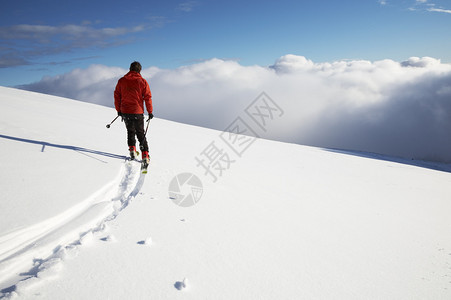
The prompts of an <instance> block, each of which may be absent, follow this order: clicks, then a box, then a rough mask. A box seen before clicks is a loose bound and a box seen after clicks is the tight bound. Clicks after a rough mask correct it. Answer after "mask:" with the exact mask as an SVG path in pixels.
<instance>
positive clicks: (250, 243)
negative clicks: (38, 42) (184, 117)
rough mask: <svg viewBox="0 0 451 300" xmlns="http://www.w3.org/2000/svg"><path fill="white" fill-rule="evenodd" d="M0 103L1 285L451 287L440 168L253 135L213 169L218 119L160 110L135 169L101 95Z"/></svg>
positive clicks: (19, 96)
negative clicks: (189, 186)
mask: <svg viewBox="0 0 451 300" xmlns="http://www.w3.org/2000/svg"><path fill="white" fill-rule="evenodd" d="M0 107H1V109H0V130H1V132H0V145H1V147H0V151H1V152H0V161H1V166H2V168H1V172H0V186H1V196H0V197H1V200H0V298H6V299H9V298H11V299H450V298H451V238H450V233H451V218H450V212H451V197H450V195H451V184H450V183H451V173H449V172H446V171H439V170H434V169H431V168H425V167H421V166H418V164H421V163H418V162H416V164H417V166H414V165H412V164H408V163H409V162H403V161H402V160H397V159H394V158H384V157H380V156H377V155H370V154H363V153H355V154H352V153H349V152H348V153H347V152H342V151H335V150H328V149H318V148H312V147H304V146H299V145H293V144H285V143H280V142H273V141H268V140H262V139H258V140H256V142H255V143H254V144H252V146H251V147H249V148H248V149H247V150H246V152H245V153H244V155H243V157H240V158H235V161H234V162H233V163H232V164H231V166H230V169H228V170H227V171H226V172H224V174H223V176H221V177H220V178H219V179H218V181H217V182H213V180H212V179H211V178H210V177H208V176H207V175H204V170H203V169H202V168H200V167H198V166H197V163H196V160H195V157H197V156H199V154H200V153H201V152H202V151H203V150H204V149H205V147H206V146H208V145H209V144H210V143H211V142H212V141H215V140H217V139H218V136H219V134H220V132H218V131H214V130H209V129H204V128H199V127H194V126H188V125H183V124H179V123H175V122H169V121H165V120H162V119H157V118H155V119H153V120H152V121H151V124H150V129H149V133H148V139H149V143H150V152H151V164H150V167H149V174H147V175H140V172H139V164H138V163H137V162H130V161H126V160H125V155H127V147H126V144H125V126H124V125H123V124H122V123H121V122H120V121H119V120H118V121H116V122H115V123H113V125H112V126H111V128H110V129H106V128H105V125H106V124H107V123H109V122H110V121H111V120H112V119H113V118H114V117H115V111H114V110H112V109H110V108H105V107H101V106H96V105H92V104H87V103H82V102H78V101H73V100H69V99H64V98H59V97H53V96H48V95H42V94H37V93H31V92H25V91H20V90H15V89H10V88H3V87H0ZM156 107H157V105H156ZM424 166H430V165H427V164H425V165H424ZM434 168H436V169H444V170H449V166H446V165H435V166H434ZM183 172H190V173H193V174H197V176H198V177H199V178H200V179H201V181H202V184H203V194H202V198H201V200H200V201H199V202H198V203H197V204H196V205H194V206H192V207H189V208H185V207H180V206H177V205H175V204H174V203H173V201H172V199H170V196H169V193H168V188H169V184H170V182H171V181H172V179H173V178H174V177H175V176H176V175H178V174H180V173H183Z"/></svg>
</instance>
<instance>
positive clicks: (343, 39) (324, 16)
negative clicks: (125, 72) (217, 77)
mask: <svg viewBox="0 0 451 300" xmlns="http://www.w3.org/2000/svg"><path fill="white" fill-rule="evenodd" d="M0 5H1V9H0V43H1V44H0V85H3V86H14V85H19V84H27V83H31V82H35V81H39V80H40V79H41V78H42V77H43V76H55V75H58V74H63V73H66V72H69V71H71V70H73V69H75V68H87V67H88V66H89V65H92V64H102V65H106V66H119V67H123V68H127V67H128V65H129V64H130V62H131V61H133V60H139V61H141V63H142V64H143V67H150V66H156V67H159V68H177V67H179V66H182V65H189V64H192V63H195V62H199V61H202V60H206V59H211V58H214V57H216V58H222V59H232V60H237V61H239V63H240V64H241V65H254V64H258V65H262V66H268V65H272V64H273V63H274V62H275V60H276V59H277V58H279V57H281V56H283V55H285V54H295V55H302V56H305V57H307V58H308V59H311V60H313V61H315V62H327V61H336V60H342V59H366V60H371V61H375V60H382V59H386V58H388V59H393V60H396V61H404V60H406V59H408V58H409V57H411V56H418V57H423V56H431V57H434V58H437V59H441V61H442V62H444V63H451V37H450V34H449V32H450V30H451V3H450V2H449V1H443V0H398V1H395V0H385V1H382V0H344V1H336V0H333V1H332V0H327V1H288V0H279V1H261V0H260V1H256V0H250V1H243V0H240V1H236V0H230V1H219V0H193V1H183V0H181V1H175V0H169V1H149V0H144V1H140V0H135V1H114V0H113V1H112V0H109V1H105V0H101V1H95V0H88V1H85V0H77V1H75V0H72V1H66V0H58V1H56V0H40V1H37V0H34V1H31V0H17V1H3V2H2V3H1V4H0Z"/></svg>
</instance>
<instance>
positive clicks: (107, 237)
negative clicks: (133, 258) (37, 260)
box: [100, 235, 116, 242]
mask: <svg viewBox="0 0 451 300" xmlns="http://www.w3.org/2000/svg"><path fill="white" fill-rule="evenodd" d="M100 240H101V241H104V242H116V238H115V237H114V236H112V235H108V236H106V237H104V238H101V239H100Z"/></svg>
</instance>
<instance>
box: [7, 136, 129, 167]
mask: <svg viewBox="0 0 451 300" xmlns="http://www.w3.org/2000/svg"><path fill="white" fill-rule="evenodd" d="M0 138H4V139H8V140H12V141H17V142H23V143H29V144H35V145H41V146H42V148H41V152H44V150H45V147H53V148H59V149H67V150H73V151H76V152H79V153H81V154H85V153H89V154H96V155H101V156H105V157H110V158H116V159H121V160H125V159H126V158H127V157H126V156H124V155H118V154H113V153H109V152H103V151H97V150H92V149H87V148H82V147H77V146H70V145H59V144H52V143H48V142H44V141H36V140H30V139H23V138H18V137H14V136H8V135H3V134H0ZM85 155H86V154H85ZM88 156H89V157H91V158H94V159H97V158H95V157H92V156H90V155H88ZM101 161H102V160H101ZM102 162H105V161H102Z"/></svg>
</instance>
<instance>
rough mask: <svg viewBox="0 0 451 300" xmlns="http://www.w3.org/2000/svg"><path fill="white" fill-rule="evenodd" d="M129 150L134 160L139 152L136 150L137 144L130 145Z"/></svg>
mask: <svg viewBox="0 0 451 300" xmlns="http://www.w3.org/2000/svg"><path fill="white" fill-rule="evenodd" d="M128 150H129V151H130V159H131V160H134V159H135V158H136V157H138V155H139V152H138V151H136V147H135V146H130V147H129V148H128Z"/></svg>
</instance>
